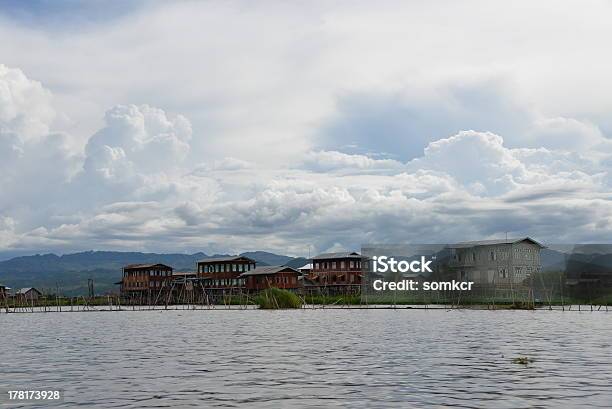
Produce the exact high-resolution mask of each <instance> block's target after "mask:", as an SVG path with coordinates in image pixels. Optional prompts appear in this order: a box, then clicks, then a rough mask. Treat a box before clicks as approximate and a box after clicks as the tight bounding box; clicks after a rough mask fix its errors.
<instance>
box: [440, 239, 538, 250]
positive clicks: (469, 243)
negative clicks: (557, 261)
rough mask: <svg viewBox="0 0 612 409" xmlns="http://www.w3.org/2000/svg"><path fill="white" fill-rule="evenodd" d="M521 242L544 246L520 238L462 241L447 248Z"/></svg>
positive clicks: (531, 240)
mask: <svg viewBox="0 0 612 409" xmlns="http://www.w3.org/2000/svg"><path fill="white" fill-rule="evenodd" d="M522 241H529V242H531V243H533V244H535V245H538V246H540V247H542V248H544V247H545V246H543V245H542V244H541V243H539V242H537V241H535V240H534V239H532V238H531V237H522V238H518V239H494V240H477V241H463V242H460V243H456V244H451V245H450V246H448V247H449V248H452V249H461V248H469V247H478V246H493V245H496V244H516V243H520V242H522Z"/></svg>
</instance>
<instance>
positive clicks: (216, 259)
mask: <svg viewBox="0 0 612 409" xmlns="http://www.w3.org/2000/svg"><path fill="white" fill-rule="evenodd" d="M236 260H248V261H252V262H253V263H256V261H255V260H253V259H252V258H250V257H246V256H228V257H212V258H206V259H204V260H200V261H198V264H199V263H221V262H230V261H236Z"/></svg>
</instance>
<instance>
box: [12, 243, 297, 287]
mask: <svg viewBox="0 0 612 409" xmlns="http://www.w3.org/2000/svg"><path fill="white" fill-rule="evenodd" d="M241 255H244V256H247V257H250V258H252V259H254V260H255V261H257V263H258V264H259V265H289V266H291V267H294V268H297V267H301V266H302V265H304V264H306V263H308V261H307V260H306V259H304V258H293V257H289V256H283V255H279V254H274V253H268V252H265V251H253V252H247V253H243V254H241ZM223 256H227V254H214V255H210V256H209V255H206V254H204V253H195V254H177V253H175V254H157V253H140V252H119V251H86V252H81V253H74V254H65V255H62V256H58V255H56V254H37V255H34V256H21V257H15V258H12V259H10V260H6V261H1V262H0V283H1V284H3V285H6V286H8V287H11V288H22V287H37V288H39V289H41V290H45V291H46V292H53V293H55V292H57V290H58V289H59V292H60V293H62V294H64V295H81V294H86V293H87V280H88V279H93V280H94V290H95V292H96V293H97V294H104V293H107V292H111V291H117V290H118V286H117V285H115V284H114V283H115V282H117V281H119V280H120V279H121V268H122V267H123V266H125V265H126V264H145V263H163V264H167V265H169V266H172V267H173V268H174V270H175V271H195V268H196V263H197V261H199V260H204V259H206V258H211V257H223Z"/></svg>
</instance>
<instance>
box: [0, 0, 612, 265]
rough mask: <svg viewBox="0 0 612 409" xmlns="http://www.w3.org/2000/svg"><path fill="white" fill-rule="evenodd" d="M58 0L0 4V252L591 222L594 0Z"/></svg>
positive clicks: (600, 30)
mask: <svg viewBox="0 0 612 409" xmlns="http://www.w3.org/2000/svg"><path fill="white" fill-rule="evenodd" d="M19 7H23V6H19ZM55 7H59V6H53V8H55ZM59 8H60V10H59V11H57V10H49V12H48V13H41V12H38V11H36V12H34V11H31V12H30V11H27V13H26V14H27V15H30V14H37V13H38V15H39V16H36V15H33V19H30V18H29V17H28V18H26V19H25V20H24V19H23V18H17V17H15V14H14V13H13V14H11V13H3V14H2V15H1V16H0V38H10V39H11V41H4V42H0V55H2V56H3V57H4V58H5V62H6V64H7V65H8V66H10V67H19V68H7V67H6V66H2V68H0V186H1V187H2V195H1V196H0V217H3V218H4V219H3V220H10V223H9V222H8V221H7V222H5V223H4V224H3V227H2V228H0V232H1V233H0V237H1V239H0V240H2V248H1V249H0V251H20V252H22V251H27V250H28V249H31V250H32V251H40V250H46V249H49V250H54V251H58V252H64V251H71V250H79V249H90V248H98V249H102V248H112V249H117V248H121V249H143V250H156V251H169V250H173V251H200V250H203V251H208V252H228V251H241V250H247V249H266V250H273V251H278V252H282V253H290V254H301V255H303V254H305V253H306V252H307V251H306V249H307V248H308V247H309V246H311V248H312V249H313V251H314V250H317V251H322V250H326V249H328V248H340V247H343V248H347V249H355V248H356V247H358V246H359V245H360V244H361V243H363V242H368V241H389V242H403V241H424V240H426V239H427V240H431V241H441V240H449V241H452V240H455V239H470V238H475V239H477V238H486V237H495V236H500V235H503V234H505V232H509V234H517V235H518V234H529V235H533V236H536V237H538V238H539V239H542V240H547V239H554V240H559V239H567V240H570V241H578V240H589V241H594V240H600V239H602V240H605V239H606V237H609V236H610V233H611V227H610V226H612V222H611V220H612V218H611V215H610V210H609V209H610V206H609V204H610V200H611V198H610V193H609V192H610V190H611V186H612V172H611V165H610V164H611V163H612V160H611V158H612V147H611V145H610V139H609V136H610V135H608V134H607V131H606V130H609V129H612V128H611V127H610V123H612V121H610V115H609V112H607V111H606V109H607V108H606V107H609V106H610V104H612V96H611V94H610V93H609V92H607V90H608V89H609V88H610V85H612V83H611V79H610V78H611V77H610V76H609V71H610V69H612V65H611V64H612V59H610V58H609V57H608V56H606V55H603V54H602V53H601V50H602V49H605V48H606V46H607V44H606V40H607V38H609V37H610V35H612V29H611V26H610V25H609V23H608V21H607V19H606V17H607V16H608V15H609V14H610V5H608V4H605V3H598V4H597V5H593V6H592V7H588V8H585V7H582V8H580V7H576V6H575V5H571V4H569V3H567V4H566V3H563V4H558V2H555V3H553V2H552V1H551V2H544V3H539V4H538V5H537V6H535V7H534V5H533V4H532V3H529V2H518V3H516V4H513V5H512V7H506V8H503V7H502V8H501V9H500V8H499V6H498V5H495V6H493V5H490V4H489V3H487V2H477V3H474V4H473V5H470V6H467V7H466V6H465V5H458V4H449V3H444V4H443V5H441V4H435V3H431V4H429V3H428V4H419V5H416V4H414V3H401V2H397V3H391V4H387V5H386V6H385V5H383V6H381V7H373V6H372V5H371V4H369V3H367V2H362V3H359V2H358V3H355V4H351V5H350V6H347V5H346V4H343V3H334V4H330V3H327V2H309V3H288V4H281V3H278V2H272V3H260V4H250V3H245V2H237V3H214V2H176V3H167V2H160V3H155V4H151V3H147V7H125V8H124V7H119V10H118V11H117V10H115V11H109V12H108V14H105V15H104V17H103V18H100V19H95V22H93V23H87V24H80V23H76V22H75V20H70V21H63V24H61V27H60V24H58V23H57V20H55V17H54V16H63V14H65V10H64V9H62V8H61V7H59ZM85 9H87V7H85ZM94 9H96V7H94ZM41 14H42V15H43V16H42V18H43V19H44V20H45V21H44V24H33V22H37V21H38V20H37V19H39V18H41V17H40V15H41ZM77 14H78V15H79V16H81V15H84V16H85V17H87V15H90V14H91V13H89V12H88V11H87V10H83V9H79V10H77ZM485 15H486V16H487V18H483V16H485ZM26 20H27V21H26ZM441 21H443V22H444V29H441V28H440V27H441V26H440V24H439V23H440V22H441ZM584 22H588V24H585V23H584ZM229 26H231V27H234V29H232V30H227V27H229ZM363 27H367V28H368V29H367V30H364V29H363ZM516 27H521V30H519V31H517V30H516ZM567 27H575V28H576V30H567ZM220 33H222V34H223V35H220ZM483 33H487V35H483ZM607 34H608V35H607ZM568 47H571V49H572V50H574V53H573V54H572V55H571V56H570V55H569V54H568V53H567V49H568ZM91 50H95V51H96V52H95V53H92V52H91ZM585 61H591V62H596V63H593V64H585ZM559 226H562V227H563V229H560V228H559ZM560 230H562V231H560Z"/></svg>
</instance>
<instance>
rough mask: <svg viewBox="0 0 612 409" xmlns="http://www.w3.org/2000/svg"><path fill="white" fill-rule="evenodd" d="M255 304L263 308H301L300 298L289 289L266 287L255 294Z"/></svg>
mask: <svg viewBox="0 0 612 409" xmlns="http://www.w3.org/2000/svg"><path fill="white" fill-rule="evenodd" d="M256 304H257V305H259V308H261V309H265V310H277V309H283V308H302V300H301V299H300V297H298V296H297V295H295V294H294V293H292V292H291V291H287V290H281V289H278V288H268V289H267V290H265V291H263V292H262V293H261V294H259V295H258V296H257V299H256Z"/></svg>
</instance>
